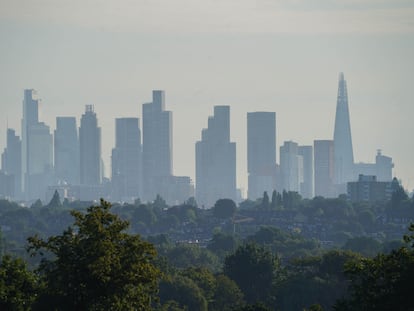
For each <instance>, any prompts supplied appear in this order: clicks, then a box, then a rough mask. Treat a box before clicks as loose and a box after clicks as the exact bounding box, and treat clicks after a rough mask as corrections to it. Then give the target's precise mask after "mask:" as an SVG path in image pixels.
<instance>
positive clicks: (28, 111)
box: [21, 89, 40, 192]
mask: <svg viewBox="0 0 414 311" xmlns="http://www.w3.org/2000/svg"><path fill="white" fill-rule="evenodd" d="M36 96H37V92H36V91H35V90H33V89H27V90H24V98H23V118H22V178H21V180H22V190H23V191H25V192H26V190H27V189H26V188H27V187H28V185H27V183H28V175H27V174H28V171H29V167H28V165H29V164H28V161H29V155H30V146H31V144H30V141H29V137H28V136H29V135H28V134H29V131H30V128H31V126H33V125H36V124H37V123H38V122H39V102H40V100H38V99H36Z"/></svg>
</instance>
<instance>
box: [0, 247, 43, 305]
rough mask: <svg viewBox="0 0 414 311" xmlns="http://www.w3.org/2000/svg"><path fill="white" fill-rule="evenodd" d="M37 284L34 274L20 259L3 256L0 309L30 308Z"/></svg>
mask: <svg viewBox="0 0 414 311" xmlns="http://www.w3.org/2000/svg"><path fill="white" fill-rule="evenodd" d="M38 286H39V284H38V280H37V278H36V275H35V274H34V273H33V272H31V271H29V270H28V269H27V265H26V263H25V262H24V261H23V260H22V259H20V258H18V259H13V258H11V257H10V256H9V255H5V256H3V258H2V260H1V264H0V309H1V310H19V311H20V310H22V311H23V310H31V306H32V303H33V302H34V300H35V298H36V294H37V291H38Z"/></svg>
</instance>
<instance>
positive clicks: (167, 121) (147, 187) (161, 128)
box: [142, 90, 173, 201]
mask: <svg viewBox="0 0 414 311" xmlns="http://www.w3.org/2000/svg"><path fill="white" fill-rule="evenodd" d="M142 116H143V119H142V122H143V123H142V129H143V167H142V168H143V176H144V181H143V199H144V200H146V201H148V200H154V199H155V197H156V195H157V194H160V195H162V193H163V192H165V191H163V190H164V189H161V185H159V184H157V180H159V179H160V177H169V176H172V169H173V168H172V112H171V111H166V110H165V92H164V91H160V90H154V91H153V92H152V102H151V103H146V104H144V105H143V106H142Z"/></svg>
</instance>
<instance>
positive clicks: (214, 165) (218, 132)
mask: <svg viewBox="0 0 414 311" xmlns="http://www.w3.org/2000/svg"><path fill="white" fill-rule="evenodd" d="M224 198H229V199H232V200H235V199H236V143H234V142H230V107H229V106H215V107H214V116H213V117H209V118H208V127H207V128H206V129H203V130H202V132H201V141H198V142H197V143H196V199H197V202H198V203H199V204H200V205H201V206H204V207H205V208H210V207H211V206H213V205H214V203H215V202H216V201H217V200H218V199H224Z"/></svg>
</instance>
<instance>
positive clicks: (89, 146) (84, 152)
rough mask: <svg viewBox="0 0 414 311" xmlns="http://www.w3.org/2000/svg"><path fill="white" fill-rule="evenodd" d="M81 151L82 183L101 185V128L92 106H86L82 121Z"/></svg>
mask: <svg viewBox="0 0 414 311" xmlns="http://www.w3.org/2000/svg"><path fill="white" fill-rule="evenodd" d="M79 151H80V152H79V154H80V183H81V184H82V185H99V184H101V181H102V175H101V128H100V127H98V119H97V118H96V113H95V112H94V108H93V106H92V105H86V107H85V113H84V114H83V115H82V118H81V121H80V127H79Z"/></svg>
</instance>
